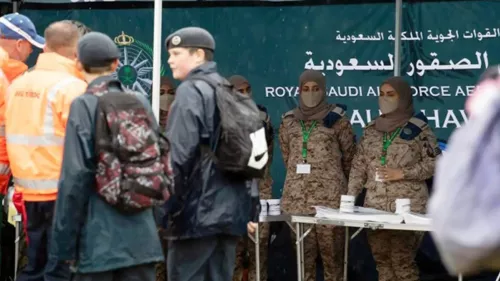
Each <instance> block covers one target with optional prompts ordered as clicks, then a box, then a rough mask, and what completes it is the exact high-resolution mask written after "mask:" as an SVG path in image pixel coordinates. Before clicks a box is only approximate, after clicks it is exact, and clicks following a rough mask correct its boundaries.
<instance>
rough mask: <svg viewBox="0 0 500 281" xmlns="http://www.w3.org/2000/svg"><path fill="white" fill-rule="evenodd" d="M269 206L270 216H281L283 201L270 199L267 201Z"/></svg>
mask: <svg viewBox="0 0 500 281" xmlns="http://www.w3.org/2000/svg"><path fill="white" fill-rule="evenodd" d="M267 204H268V205H269V210H268V212H267V213H268V214H269V215H270V216H279V215H281V206H280V204H281V199H270V200H267Z"/></svg>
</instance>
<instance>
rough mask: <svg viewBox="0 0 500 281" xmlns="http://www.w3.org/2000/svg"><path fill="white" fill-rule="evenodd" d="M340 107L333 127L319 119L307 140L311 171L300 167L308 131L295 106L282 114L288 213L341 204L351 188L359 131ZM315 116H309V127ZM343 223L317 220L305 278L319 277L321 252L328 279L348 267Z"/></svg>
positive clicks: (336, 277) (308, 247)
mask: <svg viewBox="0 0 500 281" xmlns="http://www.w3.org/2000/svg"><path fill="white" fill-rule="evenodd" d="M331 113H333V114H338V113H340V116H341V117H340V119H338V120H337V121H336V122H335V123H334V124H332V126H331V127H327V126H325V123H324V122H323V121H324V120H318V121H317V125H316V127H315V128H314V129H313V130H312V131H311V134H310V137H309V141H308V143H307V163H308V164H310V165H311V172H310V174H298V173H296V169H297V164H301V163H303V159H302V147H303V137H302V128H301V125H300V122H299V121H298V120H297V119H296V118H294V116H293V111H290V112H287V113H285V114H284V115H283V117H282V122H281V126H280V129H279V140H280V146H281V152H282V154H283V159H284V162H285V166H286V169H287V175H286V179H285V184H284V188H283V195H282V198H281V208H282V210H283V211H285V212H286V213H289V214H308V215H312V214H314V208H313V207H312V206H314V205H322V206H327V207H332V208H338V207H339V204H340V196H341V195H342V194H345V193H346V192H347V180H348V177H349V170H350V168H351V160H352V158H353V156H354V153H355V149H356V146H355V141H354V132H353V130H352V126H351V124H350V122H349V119H348V118H347V117H346V116H344V111H343V109H342V108H340V107H338V106H336V107H333V110H332V112H330V113H329V115H330V114H331ZM313 122H314V121H311V120H309V121H305V122H304V124H305V127H306V128H310V126H311V125H312V123H313ZM343 253H344V228H343V227H335V228H334V227H332V226H325V225H317V226H315V228H314V230H313V231H311V233H310V234H309V235H308V236H307V237H306V238H305V243H304V256H305V257H304V259H305V260H304V262H305V280H306V281H313V280H314V281H315V280H316V278H315V276H316V257H317V255H318V254H321V257H322V260H323V265H324V274H325V281H334V280H335V281H336V280H341V278H342V272H343V259H342V258H343Z"/></svg>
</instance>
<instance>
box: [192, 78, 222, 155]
mask: <svg viewBox="0 0 500 281" xmlns="http://www.w3.org/2000/svg"><path fill="white" fill-rule="evenodd" d="M188 80H190V81H192V82H193V86H194V87H195V89H196V91H197V92H198V94H199V95H200V96H201V98H202V101H203V108H204V109H206V106H205V98H204V97H203V94H202V91H201V89H200V87H198V86H197V85H196V83H195V81H196V80H201V81H203V82H205V83H206V84H208V86H210V87H211V88H212V89H213V90H214V102H215V109H217V97H216V96H215V95H216V94H217V87H219V85H220V83H219V82H217V81H214V80H213V79H210V78H208V77H207V76H206V75H194V76H192V77H189V79H188ZM203 111H205V110H203ZM205 122H206V120H205ZM206 123H207V124H208V122H206ZM221 131H222V125H221V124H220V120H219V125H218V126H217V127H215V130H214V135H213V137H212V138H210V134H209V133H208V132H207V130H206V129H205V128H204V129H203V131H202V132H201V138H202V139H205V141H206V143H202V145H201V148H202V154H203V153H208V154H209V155H210V156H211V157H212V159H213V160H214V162H217V158H216V157H215V155H214V153H215V150H216V148H217V146H218V145H219V138H220V134H221Z"/></svg>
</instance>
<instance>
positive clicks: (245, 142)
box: [190, 76, 269, 180]
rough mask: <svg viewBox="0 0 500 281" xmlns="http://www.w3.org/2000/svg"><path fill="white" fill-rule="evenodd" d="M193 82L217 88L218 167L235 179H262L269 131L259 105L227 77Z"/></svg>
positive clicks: (213, 155)
mask: <svg viewBox="0 0 500 281" xmlns="http://www.w3.org/2000/svg"><path fill="white" fill-rule="evenodd" d="M190 80H202V81H204V82H206V83H207V84H208V85H210V86H211V87H212V88H213V89H214V94H215V101H216V104H217V108H218V111H219V115H220V118H219V120H220V122H219V125H218V126H217V128H216V132H215V134H216V142H215V143H216V145H215V153H212V157H213V158H214V162H215V163H216V165H217V167H218V168H219V169H220V170H221V171H222V172H223V173H225V174H226V175H227V176H229V177H231V178H238V179H241V180H244V179H253V178H262V177H263V176H264V172H265V166H266V164H267V161H268V158H269V155H268V151H267V141H266V132H265V128H264V125H263V124H262V120H261V118H260V112H259V109H258V107H257V105H256V104H255V102H254V101H253V100H252V99H251V98H250V97H248V96H246V95H243V94H241V93H239V92H238V91H236V90H235V89H234V88H233V86H232V85H231V84H230V83H229V82H228V81H227V80H225V79H223V78H222V79H221V80H220V81H214V80H213V79H211V78H209V77H207V76H194V77H192V78H190Z"/></svg>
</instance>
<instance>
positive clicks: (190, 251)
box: [167, 235, 240, 281]
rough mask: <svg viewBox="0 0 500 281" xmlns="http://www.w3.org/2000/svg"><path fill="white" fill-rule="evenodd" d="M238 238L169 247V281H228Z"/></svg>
mask: <svg viewBox="0 0 500 281" xmlns="http://www.w3.org/2000/svg"><path fill="white" fill-rule="evenodd" d="M239 238H240V237H238V236H228V235H217V236H211V237H204V238H200V239H188V240H175V241H170V242H169V245H168V257H167V272H168V281H231V280H232V277H233V271H234V263H235V260H236V244H237V243H238V239H239Z"/></svg>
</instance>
